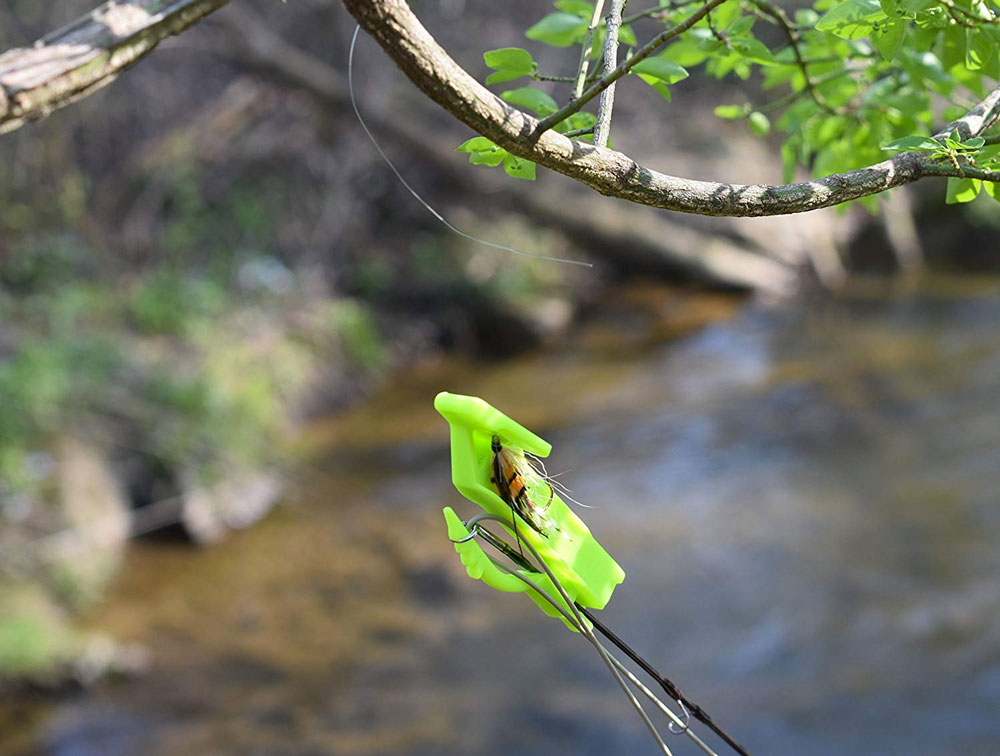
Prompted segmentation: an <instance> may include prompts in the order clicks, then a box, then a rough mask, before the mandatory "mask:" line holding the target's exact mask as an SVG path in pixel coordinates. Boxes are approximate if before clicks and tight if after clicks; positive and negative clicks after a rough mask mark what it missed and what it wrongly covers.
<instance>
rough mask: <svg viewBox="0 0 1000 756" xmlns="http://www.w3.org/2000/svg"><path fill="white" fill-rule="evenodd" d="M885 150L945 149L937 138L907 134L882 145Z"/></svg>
mask: <svg viewBox="0 0 1000 756" xmlns="http://www.w3.org/2000/svg"><path fill="white" fill-rule="evenodd" d="M882 149H883V150H923V151H931V152H933V151H936V150H943V149H944V145H943V144H941V142H939V141H938V140H936V139H932V138H931V137H926V136H906V137H903V138H902V139H896V140H893V141H892V142H889V144H884V145H882Z"/></svg>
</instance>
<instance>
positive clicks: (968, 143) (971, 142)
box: [961, 136, 986, 150]
mask: <svg viewBox="0 0 1000 756" xmlns="http://www.w3.org/2000/svg"><path fill="white" fill-rule="evenodd" d="M984 144H986V140H985V139H983V138H982V137H980V136H977V137H969V138H968V139H966V140H965V141H964V142H961V146H962V147H965V148H966V149H971V150H978V149H979V148H980V147H982V146H983V145H984Z"/></svg>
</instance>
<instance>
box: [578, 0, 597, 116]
mask: <svg viewBox="0 0 1000 756" xmlns="http://www.w3.org/2000/svg"><path fill="white" fill-rule="evenodd" d="M603 7H604V0H595V2H594V15H593V16H591V19H590V23H589V24H587V34H586V36H584V38H583V45H581V47H580V67H579V68H578V69H577V73H576V83H575V84H574V85H573V97H579V96H580V95H581V94H583V87H584V84H586V82H587V68H588V63H587V61H588V59H589V58H590V51H591V50H592V49H594V33H595V32H596V31H597V26H598V24H600V22H601V8H603Z"/></svg>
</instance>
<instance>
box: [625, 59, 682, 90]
mask: <svg viewBox="0 0 1000 756" xmlns="http://www.w3.org/2000/svg"><path fill="white" fill-rule="evenodd" d="M632 70H633V71H634V72H635V73H638V74H645V75H646V76H652V77H653V78H654V79H659V80H660V81H662V82H663V83H664V84H676V83H677V82H678V81H681V80H683V79H686V78H687V77H688V72H687V69H686V68H684V66H681V65H678V64H677V63H674V61H672V60H670V59H669V58H664V57H663V56H661V55H657V56H656V57H654V58H646V59H645V60H640V61H639V62H638V63H636V64H635V66H634V67H633V68H632Z"/></svg>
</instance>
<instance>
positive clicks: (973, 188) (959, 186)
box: [945, 178, 983, 205]
mask: <svg viewBox="0 0 1000 756" xmlns="http://www.w3.org/2000/svg"><path fill="white" fill-rule="evenodd" d="M982 186H983V182H982V181H980V180H979V179H965V178H949V179H948V190H947V194H946V196H945V202H947V203H948V204H949V205H955V204H959V203H962V202H972V200H974V199H975V198H976V197H977V196H979V190H980V189H982Z"/></svg>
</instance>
